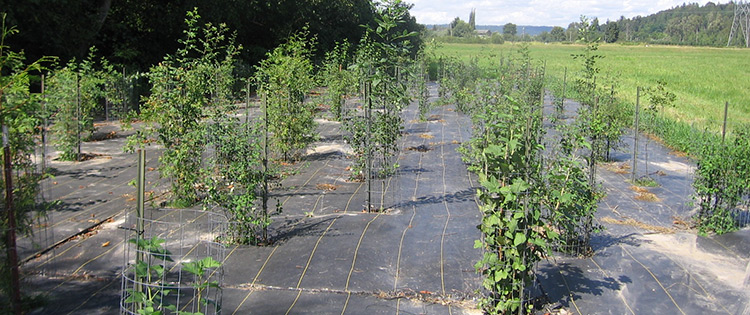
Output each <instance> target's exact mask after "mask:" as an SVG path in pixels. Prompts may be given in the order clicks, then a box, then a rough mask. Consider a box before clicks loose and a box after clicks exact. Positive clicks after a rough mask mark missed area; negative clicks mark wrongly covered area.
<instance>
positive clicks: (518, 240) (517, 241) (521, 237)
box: [513, 232, 526, 246]
mask: <svg viewBox="0 0 750 315" xmlns="http://www.w3.org/2000/svg"><path fill="white" fill-rule="evenodd" d="M523 243H526V235H525V234H523V233H520V232H518V233H516V235H515V237H514V238H513V246H518V245H521V244H523Z"/></svg>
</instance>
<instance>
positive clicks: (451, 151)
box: [20, 84, 750, 314]
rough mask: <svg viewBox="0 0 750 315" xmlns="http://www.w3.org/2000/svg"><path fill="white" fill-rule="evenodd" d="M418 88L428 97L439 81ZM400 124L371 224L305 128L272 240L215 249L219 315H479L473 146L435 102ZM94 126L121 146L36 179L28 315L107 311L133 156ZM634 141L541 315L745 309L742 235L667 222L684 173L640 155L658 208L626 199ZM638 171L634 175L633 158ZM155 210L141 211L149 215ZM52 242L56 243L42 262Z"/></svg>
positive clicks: (114, 291)
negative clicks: (302, 150)
mask: <svg viewBox="0 0 750 315" xmlns="http://www.w3.org/2000/svg"><path fill="white" fill-rule="evenodd" d="M430 87H431V95H433V97H432V98H431V100H432V101H434V100H435V99H436V98H435V97H434V96H435V95H436V94H437V93H436V85H435V84H431V85H430ZM547 103H549V101H548V102H547ZM568 104H569V106H570V107H571V108H574V104H573V103H572V102H569V103H568ZM349 105H350V106H356V101H350V104H349ZM546 107H547V110H549V107H550V104H547V105H546ZM404 119H405V128H404V133H403V137H402V141H401V142H400V144H399V147H400V154H399V157H398V163H399V165H400V167H399V171H398V172H397V174H396V175H394V176H391V177H389V178H386V179H385V180H383V181H381V180H376V181H373V189H372V190H373V196H374V198H373V199H374V200H375V201H376V204H377V205H379V204H380V202H381V200H382V202H383V206H384V207H385V208H386V211H384V212H379V213H372V212H363V210H365V209H366V196H367V185H366V183H362V182H353V181H349V175H350V171H349V170H348V169H347V167H348V166H349V165H350V164H351V161H350V159H349V158H348V157H347V155H348V153H349V152H348V149H347V145H346V144H345V143H344V140H343V136H342V131H341V129H340V123H337V122H332V121H328V120H325V119H319V120H318V122H319V123H320V124H319V126H320V127H319V131H320V133H321V140H320V141H319V142H317V143H315V144H314V145H313V146H312V148H311V149H310V151H309V152H308V153H309V154H308V155H306V156H305V157H304V158H303V159H302V161H301V162H299V163H297V164H296V165H294V166H291V167H290V169H293V170H296V171H294V172H292V173H291V174H292V175H290V176H289V177H287V178H285V179H284V181H283V182H282V185H281V187H278V188H275V189H274V191H273V194H274V196H273V198H272V202H273V201H274V200H276V199H278V201H279V202H280V203H282V205H283V212H282V214H280V215H278V216H275V217H274V220H275V222H274V224H273V225H272V226H271V228H270V231H271V239H272V243H271V244H269V245H267V246H261V247H253V246H229V247H227V249H226V255H225V256H226V259H225V261H224V279H223V298H222V303H221V304H222V313H224V314H279V313H281V314H284V313H289V314H297V313H347V314H401V313H403V314H460V313H479V311H478V310H476V309H475V303H476V300H475V298H476V297H477V292H478V290H479V289H480V287H481V279H480V277H479V275H477V274H476V272H475V270H474V263H475V262H476V261H477V260H478V259H479V257H480V255H481V252H480V251H479V250H478V249H474V248H473V245H474V240H476V239H479V237H480V233H479V231H478V229H477V228H476V226H477V225H478V224H479V222H480V212H479V210H478V207H477V204H476V202H475V200H474V195H475V192H476V188H477V187H476V186H477V185H478V184H477V182H476V179H475V178H473V177H472V175H471V174H469V172H467V170H466V167H465V165H464V164H463V162H462V161H461V159H460V155H459V153H457V152H456V150H455V149H456V148H457V147H458V146H459V145H460V144H461V143H463V142H465V141H467V140H468V139H469V137H470V133H471V125H470V119H469V118H468V117H466V116H464V115H462V114H459V113H456V112H455V110H454V107H453V106H451V105H445V106H436V107H435V108H434V109H433V110H432V111H431V112H430V113H429V114H428V119H427V120H426V121H419V120H418V115H417V108H416V104H412V105H411V106H409V107H408V108H407V109H406V110H405V112H404ZM102 127H103V128H102V129H103V130H108V129H106V128H113V130H115V131H117V132H118V135H120V136H119V137H115V138H113V139H107V140H103V141H98V142H89V143H86V145H85V146H84V151H86V152H95V153H100V154H102V155H100V156H98V157H96V158H94V159H92V160H89V161H85V162H80V163H63V162H56V161H53V162H51V164H52V167H53V168H54V169H55V170H56V174H57V176H56V177H55V178H52V179H49V181H48V182H45V183H44V187H45V194H46V196H45V197H46V198H47V199H48V200H54V199H58V198H59V199H62V205H61V207H60V208H59V209H57V210H55V211H53V212H52V213H51V215H50V218H49V219H48V220H47V221H46V222H41V223H40V224H39V226H37V228H36V231H37V233H36V234H35V236H34V237H35V240H36V243H37V245H36V246H35V245H34V244H32V242H31V241H32V240H31V239H29V240H23V241H22V242H21V243H20V244H21V247H22V250H21V253H22V254H21V255H20V256H21V257H22V258H23V257H29V259H28V261H27V262H26V263H25V264H24V265H23V266H22V270H23V271H24V274H25V275H26V277H25V279H24V291H25V292H29V293H34V292H37V293H41V292H43V293H46V299H47V304H46V306H42V307H40V308H39V309H37V310H35V311H34V312H33V313H37V314H69V313H118V312H119V298H120V286H121V281H120V278H119V272H120V270H121V269H122V265H123V262H124V261H125V259H124V258H123V256H124V250H123V248H124V242H126V239H127V237H128V236H127V235H129V234H128V233H129V232H130V231H128V230H127V228H129V227H130V226H129V224H130V223H129V222H130V221H128V219H127V218H126V213H129V212H133V211H134V210H133V207H134V203H135V202H134V198H133V197H134V193H135V189H134V187H132V186H129V185H128V183H129V182H130V181H131V180H132V179H133V178H135V174H136V168H135V161H136V158H135V156H134V155H133V154H125V153H121V150H120V148H121V146H122V144H123V143H124V138H123V137H122V136H124V135H126V134H127V133H125V132H122V131H121V130H119V129H116V128H117V126H116V125H115V124H112V125H106V126H102ZM632 138H633V136H632V134H630V135H628V136H626V137H624V142H625V144H626V145H625V146H623V147H622V148H621V149H620V151H618V152H617V153H615V154H614V157H615V159H616V162H615V163H610V164H611V165H601V166H600V167H599V172H598V180H599V181H600V182H601V186H602V188H603V189H604V190H605V191H606V192H607V196H606V198H605V199H604V200H603V201H602V203H601V204H600V209H599V214H598V216H597V218H598V220H599V222H600V223H601V224H602V225H604V226H605V228H606V229H605V230H604V231H603V232H602V233H600V234H597V235H596V236H595V237H594V238H593V246H594V249H595V254H594V255H593V256H592V257H588V258H579V257H569V256H564V255H555V256H554V258H553V259H551V260H550V261H546V262H543V263H541V264H540V265H539V266H538V273H537V274H538V279H539V282H540V283H541V286H542V289H543V291H544V292H545V293H546V294H547V295H548V298H549V300H550V305H548V307H550V308H553V307H561V308H565V309H566V310H568V311H571V312H573V313H580V314H629V313H632V314H644V313H677V314H680V313H684V314H705V313H726V314H743V312H744V313H747V312H748V307H750V306H748V304H749V303H748V300H750V298H748V295H747V291H748V285H749V284H748V283H749V282H750V280H748V276H749V274H750V271H749V270H748V266H750V265H749V264H748V261H750V232H749V231H748V229H747V228H745V229H743V230H741V231H739V232H736V233H731V234H728V235H724V236H721V237H716V236H712V237H699V236H697V235H696V234H695V232H694V231H691V230H685V229H683V228H682V227H681V225H679V224H677V225H676V224H675V222H677V223H679V222H680V220H685V219H687V218H688V217H689V216H690V215H691V213H692V212H691V211H692V208H691V207H688V206H687V201H689V195H690V193H691V190H690V182H691V180H692V170H693V168H694V167H695V166H694V164H693V163H692V162H691V161H689V160H688V159H686V158H683V157H680V156H678V155H675V154H672V153H671V152H670V151H669V150H667V149H665V148H664V147H663V146H661V145H660V144H658V143H656V142H651V143H650V144H649V146H648V152H649V153H648V159H649V161H651V162H650V163H649V166H648V168H649V172H653V173H654V174H653V177H654V178H655V179H656V181H657V182H659V184H660V186H659V187H655V188H649V189H648V192H650V193H652V194H654V195H655V196H656V197H658V201H643V200H639V198H638V194H639V192H637V191H634V190H632V189H631V187H630V186H631V185H630V184H629V183H628V182H627V179H629V174H628V173H627V172H625V173H623V170H625V171H627V170H628V169H627V167H625V166H624V165H627V164H628V163H631V164H632V160H630V159H631V158H632V156H631V153H630V149H629V148H630V146H632V144H630V143H632ZM639 145H645V141H639ZM644 151H645V150H644V149H643V148H642V149H641V152H644ZM108 157H111V158H108ZM147 157H148V160H149V162H148V166H147V167H148V170H149V171H148V172H147V178H148V181H149V182H150V185H151V187H152V189H147V190H153V191H154V195H156V196H158V195H159V194H161V193H162V192H163V191H164V190H165V189H166V181H165V180H162V179H159V178H158V172H157V171H156V170H155V167H156V166H157V158H158V148H153V147H152V148H151V149H149V152H148V155H147ZM639 159H643V157H642V156H640V155H639ZM639 163H640V164H639V166H638V168H639V169H641V170H643V169H644V163H645V161H639ZM156 203H157V204H158V200H157V202H156ZM273 203H275V202H273ZM159 213H161V212H159V211H158V210H151V211H150V215H151V216H152V218H155V219H156V218H159ZM110 218H111V220H107V219H110ZM196 219H197V220H198V218H196ZM102 220H106V221H104V222H102ZM92 227H94V228H92ZM180 232H181V231H174V233H180ZM76 234H79V235H78V236H76V237H73V238H71V236H72V235H76ZM165 236H169V235H165ZM61 240H67V241H65V242H62V243H60V244H58V245H57V246H55V247H52V248H51V249H50V250H48V251H46V252H43V251H44V250H45V249H48V248H50V246H51V245H52V244H56V243H57V242H58V241H61Z"/></svg>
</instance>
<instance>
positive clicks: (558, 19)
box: [406, 0, 707, 27]
mask: <svg viewBox="0 0 750 315" xmlns="http://www.w3.org/2000/svg"><path fill="white" fill-rule="evenodd" d="M406 1H407V2H409V3H412V4H414V7H413V8H412V9H411V14H412V15H413V16H415V17H416V18H417V22H419V23H423V24H447V23H450V22H451V21H453V19H454V18H456V17H460V18H461V19H462V20H464V21H467V20H468V19H469V13H471V9H472V8H474V9H476V10H477V21H476V22H477V24H480V25H483V24H484V25H486V24H494V25H502V24H505V23H515V24H518V25H546V26H562V27H567V26H568V24H570V23H571V22H576V21H578V20H579V18H580V16H581V15H585V16H588V17H592V18H594V17H598V18H599V21H601V22H602V23H603V22H604V21H606V20H608V19H609V20H617V19H619V18H620V16H625V17H626V18H631V17H635V16H637V15H641V16H646V15H649V14H653V13H656V12H659V11H662V10H666V9H669V8H672V7H675V6H678V5H682V4H683V3H685V0H625V1H608V0H561V1H555V0H530V1H522V0H496V1H492V0H473V1H460V0H406ZM706 1H707V0H706Z"/></svg>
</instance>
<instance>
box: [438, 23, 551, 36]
mask: <svg viewBox="0 0 750 315" xmlns="http://www.w3.org/2000/svg"><path fill="white" fill-rule="evenodd" d="M435 26H437V27H438V28H448V24H426V25H425V27H427V29H432V28H433V27H435ZM476 29H478V30H490V31H492V32H493V33H502V32H503V25H477V26H476ZM516 29H517V30H518V35H522V34H529V35H530V36H536V35H539V34H541V33H542V32H549V31H550V30H552V26H532V25H517V26H516Z"/></svg>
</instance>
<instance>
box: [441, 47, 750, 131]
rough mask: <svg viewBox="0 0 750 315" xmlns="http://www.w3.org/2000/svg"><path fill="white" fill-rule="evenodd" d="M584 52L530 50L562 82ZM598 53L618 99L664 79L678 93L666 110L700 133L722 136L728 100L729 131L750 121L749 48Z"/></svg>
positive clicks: (462, 53)
mask: <svg viewBox="0 0 750 315" xmlns="http://www.w3.org/2000/svg"><path fill="white" fill-rule="evenodd" d="M519 48H520V45H517V44H513V43H505V44H502V45H481V44H475V45H472V44H441V46H440V47H439V48H438V49H437V53H438V54H442V55H445V56H454V57H458V58H460V59H463V60H469V59H470V58H473V57H475V56H476V57H478V58H479V60H480V63H482V62H484V63H486V64H489V61H488V57H490V56H498V57H499V56H512V55H514V54H515V55H518V53H517V52H518V50H519ZM583 48H584V46H582V45H569V44H566V45H564V44H541V43H532V44H530V46H529V50H530V53H531V57H532V58H534V59H535V60H539V61H540V62H544V61H546V64H547V75H548V76H549V77H552V78H554V79H557V80H561V79H562V77H563V73H564V70H565V68H566V67H567V69H568V82H571V81H572V79H574V78H576V77H577V76H578V75H579V74H578V72H579V71H580V70H581V68H582V65H581V62H580V61H579V60H574V59H573V57H571V55H572V54H578V53H581V52H582V51H583ZM598 53H599V54H601V55H603V56H604V58H603V59H599V60H598V61H597V65H598V66H599V68H601V73H600V75H602V76H603V77H606V76H608V77H611V78H615V82H617V85H619V87H617V88H616V91H617V94H618V96H619V97H620V98H622V99H624V100H626V101H627V102H628V103H631V104H635V98H636V87H637V86H642V87H643V86H652V85H655V84H656V81H657V80H663V81H665V82H667V88H668V89H669V90H671V91H672V92H674V93H675V94H676V95H677V102H676V106H675V108H671V109H668V110H666V111H665V113H666V114H667V115H668V116H669V117H672V118H675V119H677V120H679V121H682V122H685V123H688V124H691V125H693V126H694V127H696V128H698V129H704V128H708V130H710V131H714V132H720V130H721V124H722V121H723V115H724V103H725V102H727V101H728V102H729V115H728V116H729V118H728V129H729V130H731V129H732V128H733V127H734V126H737V125H738V124H740V123H750V50H749V49H737V48H707V47H680V46H643V45H640V46H624V45H618V44H606V45H601V46H600V48H599V51H598ZM604 82H606V80H605V81H604ZM605 84H606V83H605ZM642 102H643V100H642Z"/></svg>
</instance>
